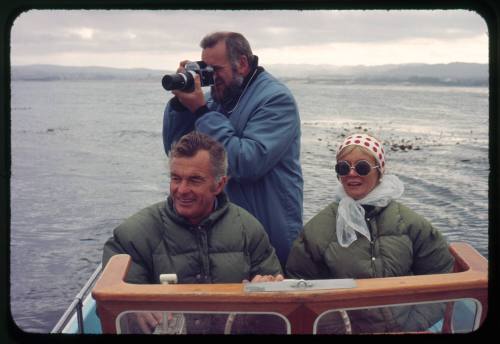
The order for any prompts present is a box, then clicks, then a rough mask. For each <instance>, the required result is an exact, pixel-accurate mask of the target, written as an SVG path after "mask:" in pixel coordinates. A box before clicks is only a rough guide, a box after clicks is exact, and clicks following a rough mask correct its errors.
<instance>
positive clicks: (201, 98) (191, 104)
mask: <svg viewBox="0 0 500 344" xmlns="http://www.w3.org/2000/svg"><path fill="white" fill-rule="evenodd" d="M188 62H189V61H187V60H185V61H181V63H180V64H179V68H177V73H184V72H186V69H185V68H184V67H185V66H186V63H188ZM172 93H173V94H174V95H175V96H176V97H177V98H178V99H179V101H180V102H181V104H182V105H184V106H185V107H187V108H188V110H189V111H190V112H192V113H195V112H196V110H198V109H199V108H201V107H202V106H203V105H205V104H206V101H205V95H204V94H203V91H202V90H201V81H200V76H199V75H198V74H196V73H195V74H194V90H193V92H183V91H179V90H173V91H172Z"/></svg>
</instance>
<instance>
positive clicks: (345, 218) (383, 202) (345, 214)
mask: <svg viewBox="0 0 500 344" xmlns="http://www.w3.org/2000/svg"><path fill="white" fill-rule="evenodd" d="M403 192H404V185H403V183H402V182H401V181H400V180H399V178H398V177H396V176H394V175H384V177H383V179H382V181H381V182H380V183H379V184H378V185H377V186H376V187H375V188H374V189H373V190H372V191H371V192H370V193H369V194H368V195H366V196H365V197H364V198H362V199H359V200H357V201H356V200H354V199H352V198H351V197H349V196H348V195H347V194H346V193H345V190H344V187H343V186H342V184H340V185H339V186H338V187H337V188H336V190H335V196H334V201H336V202H339V208H338V212H337V239H338V241H339V243H340V245H341V246H342V247H348V246H349V245H351V244H352V243H353V242H354V241H355V240H356V233H355V232H358V233H360V234H361V235H363V236H364V237H366V238H367V239H368V240H370V241H371V235H370V231H369V230H368V226H367V225H366V222H365V209H363V207H362V206H361V205H362V204H365V205H373V206H377V207H385V206H387V205H388V204H389V202H390V201H392V200H393V199H398V198H399V197H401V195H402V194H403Z"/></svg>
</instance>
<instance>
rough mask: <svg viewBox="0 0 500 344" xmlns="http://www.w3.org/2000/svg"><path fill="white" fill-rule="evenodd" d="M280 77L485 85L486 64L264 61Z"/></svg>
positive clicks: (106, 74) (142, 74)
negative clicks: (345, 63) (295, 62)
mask: <svg viewBox="0 0 500 344" xmlns="http://www.w3.org/2000/svg"><path fill="white" fill-rule="evenodd" d="M264 67H265V68H266V69H267V70H269V71H270V72H271V73H273V74H274V75H276V76H277V77H278V78H280V79H282V80H284V81H291V80H305V81H307V82H315V83H333V84H393V83H398V84H401V83H403V84H432V85H449V86H488V65H487V64H479V63H462V62H455V63H448V64H399V65H382V66H344V67H342V66H333V65H303V64H300V65H284V64H280V65H267V66H266V65H264ZM170 73H173V72H172V71H161V70H155V69H146V68H135V69H120V68H108V67H68V66H56V65H26V66H12V67H11V77H12V80H39V81H50V80H161V78H162V77H163V75H165V74H170Z"/></svg>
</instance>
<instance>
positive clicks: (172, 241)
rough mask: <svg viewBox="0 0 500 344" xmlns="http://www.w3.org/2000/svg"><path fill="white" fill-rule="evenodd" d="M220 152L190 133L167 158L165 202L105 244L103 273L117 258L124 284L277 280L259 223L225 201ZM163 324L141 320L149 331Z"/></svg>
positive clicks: (274, 258) (136, 218) (126, 224)
mask: <svg viewBox="0 0 500 344" xmlns="http://www.w3.org/2000/svg"><path fill="white" fill-rule="evenodd" d="M226 170H227V158H226V153H225V150H224V148H223V146H222V145H221V144H220V143H218V142H217V141H215V140H213V139H211V138H210V137H209V136H207V135H205V134H202V133H198V132H191V133H189V134H187V135H185V136H183V137H182V138H181V139H180V140H179V141H178V142H177V144H176V145H175V146H174V147H173V149H172V154H171V155H170V195H169V197H168V199H167V200H166V201H163V202H159V203H156V204H154V205H152V206H149V207H147V208H145V209H143V210H141V211H139V212H138V213H136V214H135V215H133V216H131V217H130V218H128V219H127V220H126V221H125V222H123V223H122V224H121V225H119V226H118V227H117V228H116V229H115V230H114V232H113V237H111V238H110V239H109V240H108V241H107V242H106V243H105V245H104V251H103V258H102V261H103V266H105V265H106V263H107V262H108V261H109V259H110V257H111V256H113V255H116V254H123V253H125V254H128V255H130V256H131V258H132V264H131V266H130V270H129V272H128V274H127V277H126V281H127V282H129V283H138V284H153V283H160V280H159V276H160V274H174V273H175V274H177V279H178V283H184V284H188V283H239V282H242V281H244V280H252V281H253V282H256V281H258V282H262V281H274V280H278V281H279V280H282V279H283V276H282V271H281V266H280V263H279V260H278V258H277V256H276V254H275V250H274V248H273V247H272V246H271V244H270V242H269V239H268V236H267V234H266V232H265V231H264V228H263V227H262V225H261V224H260V222H259V221H258V220H257V219H255V217H253V216H252V215H251V214H250V213H248V212H247V211H246V210H244V209H243V208H241V207H238V206H236V205H235V204H232V203H231V202H229V200H228V198H227V196H226V195H225V193H224V192H223V189H224V186H225V184H226V182H227V178H228V177H227V175H226ZM159 320H160V319H157V318H155V316H154V314H149V315H147V316H144V317H142V319H140V324H139V325H140V327H141V329H142V330H143V331H147V327H150V328H153V327H155V326H156V325H157V323H158V322H159Z"/></svg>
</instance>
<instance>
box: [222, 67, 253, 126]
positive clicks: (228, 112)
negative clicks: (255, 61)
mask: <svg viewBox="0 0 500 344" xmlns="http://www.w3.org/2000/svg"><path fill="white" fill-rule="evenodd" d="M257 70H258V68H255V69H254V71H253V74H252V76H251V77H250V79H249V80H248V82H247V84H246V85H245V88H244V89H243V92H241V94H240V96H239V97H238V101H237V102H236V105H234V106H233V108H232V109H231V110H229V111H227V115H228V116H229V115H231V114H232V113H233V111H234V110H235V109H236V107H237V106H238V104H239V103H240V100H241V97H243V95H244V94H245V92H246V90H247V88H248V86H249V85H250V84H251V83H252V80H253V78H254V77H255V74H257Z"/></svg>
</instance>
